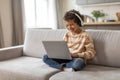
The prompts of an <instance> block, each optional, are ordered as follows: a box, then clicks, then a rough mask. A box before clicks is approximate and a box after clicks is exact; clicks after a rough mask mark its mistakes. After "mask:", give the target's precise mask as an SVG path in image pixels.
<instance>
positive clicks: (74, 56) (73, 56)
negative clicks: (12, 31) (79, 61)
mask: <svg viewBox="0 0 120 80" xmlns="http://www.w3.org/2000/svg"><path fill="white" fill-rule="evenodd" d="M71 56H72V58H78V57H79V56H78V54H77V53H74V54H71Z"/></svg>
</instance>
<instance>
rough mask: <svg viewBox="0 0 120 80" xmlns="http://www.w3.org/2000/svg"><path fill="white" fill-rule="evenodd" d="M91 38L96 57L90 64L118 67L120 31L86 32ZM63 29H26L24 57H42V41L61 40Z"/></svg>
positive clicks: (43, 51) (119, 65) (119, 64)
mask: <svg viewBox="0 0 120 80" xmlns="http://www.w3.org/2000/svg"><path fill="white" fill-rule="evenodd" d="M86 31H87V32H88V33H89V34H90V35H91V37H92V38H93V41H94V45H95V50H96V57H95V58H94V59H93V60H91V62H92V63H94V64H98V65H105V66H113V67H120V62H119V61H120V31H117V30H86ZM65 32H66V30H65V29H59V30H46V29H28V30H27V33H26V37H25V42H24V48H23V52H24V55H26V56H32V57H42V56H43V55H44V54H45V50H44V47H43V44H42V41H43V40H59V41H60V40H63V36H64V34H65Z"/></svg>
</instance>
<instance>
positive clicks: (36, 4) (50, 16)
mask: <svg viewBox="0 0 120 80" xmlns="http://www.w3.org/2000/svg"><path fill="white" fill-rule="evenodd" d="M58 1H59V0H24V12H25V27H26V28H52V29H57V28H59V23H58V22H59V21H58V20H59V19H58V11H59V9H58V6H59V5H58V3H59V2H58Z"/></svg>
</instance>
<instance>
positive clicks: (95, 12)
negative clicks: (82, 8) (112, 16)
mask: <svg viewBox="0 0 120 80" xmlns="http://www.w3.org/2000/svg"><path fill="white" fill-rule="evenodd" d="M91 14H92V15H93V17H95V21H96V22H98V18H99V17H104V16H105V13H104V12H103V11H102V10H93V11H92V12H91Z"/></svg>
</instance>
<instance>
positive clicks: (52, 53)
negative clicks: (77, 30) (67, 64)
mask: <svg viewBox="0 0 120 80" xmlns="http://www.w3.org/2000/svg"><path fill="white" fill-rule="evenodd" d="M42 43H43V45H44V48H45V50H46V53H47V55H48V57H49V58H53V59H66V60H71V59H72V57H71V54H70V52H69V49H68V46H67V43H66V42H65V41H42Z"/></svg>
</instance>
